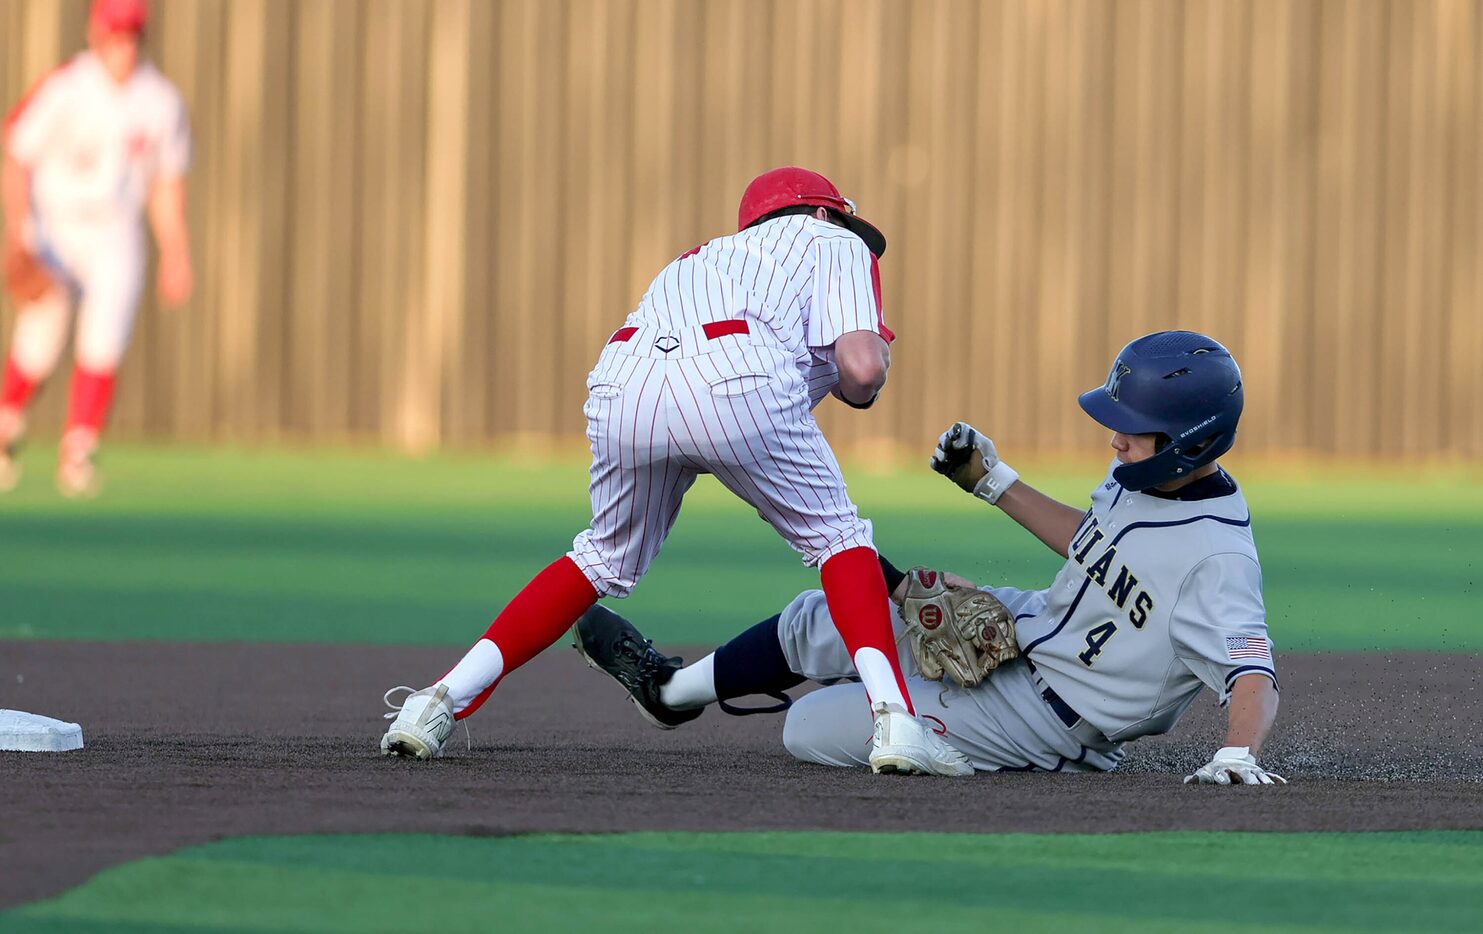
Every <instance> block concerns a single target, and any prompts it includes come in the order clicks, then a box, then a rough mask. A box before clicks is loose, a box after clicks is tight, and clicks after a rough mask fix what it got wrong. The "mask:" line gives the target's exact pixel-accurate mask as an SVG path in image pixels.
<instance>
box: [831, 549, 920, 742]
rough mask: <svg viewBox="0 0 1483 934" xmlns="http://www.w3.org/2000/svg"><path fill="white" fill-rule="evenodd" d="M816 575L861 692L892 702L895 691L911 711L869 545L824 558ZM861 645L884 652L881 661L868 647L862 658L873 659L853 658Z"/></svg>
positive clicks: (881, 582)
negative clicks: (864, 662)
mask: <svg viewBox="0 0 1483 934" xmlns="http://www.w3.org/2000/svg"><path fill="white" fill-rule="evenodd" d="M819 577H820V578H821V579H822V580H823V582H824V599H825V600H826V601H827V602H828V604H829V615H830V616H831V617H832V618H833V619H834V628H836V629H838V630H839V634H840V636H841V637H842V638H843V639H844V644H845V648H846V649H848V650H849V653H850V658H852V659H854V660H855V667H856V668H857V669H859V672H860V680H861V681H862V682H863V683H864V684H865V691H866V693H868V694H869V695H870V696H871V699H872V700H873V701H886V702H888V703H895V702H897V700H896V697H895V696H893V695H895V694H896V693H897V692H899V693H900V703H901V704H902V705H903V706H904V707H905V708H906V710H907V712H908V713H912V714H915V713H916V710H915V709H914V708H913V707H912V704H911V695H910V694H908V693H907V691H906V679H905V678H903V677H902V675H901V663H900V662H898V661H897V659H896V638H895V634H894V632H893V631H892V630H891V617H890V615H889V613H890V610H889V607H890V595H889V594H887V593H886V578H885V576H884V575H883V574H882V573H881V565H880V560H879V559H878V558H877V557H876V554H875V551H874V550H873V549H870V548H851V549H850V550H848V551H841V552H840V553H839V554H837V555H835V556H834V557H832V558H830V559H829V560H828V561H825V562H824V566H823V567H822V568H820V569H819ZM862 649H874V650H876V652H878V653H879V655H880V656H883V658H884V663H882V659H881V658H880V657H877V656H876V652H870V653H867V657H868V658H870V659H873V660H874V663H873V664H868V665H862V664H861V658H860V657H858V653H859V652H860V651H861V650H862ZM887 671H889V675H887V674H886V672H887ZM892 678H894V680H895V684H894V685H893V684H892V683H891V679H892Z"/></svg>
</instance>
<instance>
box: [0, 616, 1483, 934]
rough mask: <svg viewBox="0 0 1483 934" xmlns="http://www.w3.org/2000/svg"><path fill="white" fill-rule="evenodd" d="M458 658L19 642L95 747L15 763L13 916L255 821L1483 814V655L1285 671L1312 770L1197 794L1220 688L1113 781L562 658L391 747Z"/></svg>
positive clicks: (1317, 825)
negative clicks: (867, 744)
mask: <svg viewBox="0 0 1483 934" xmlns="http://www.w3.org/2000/svg"><path fill="white" fill-rule="evenodd" d="M454 654H455V653H454V652H452V651H450V650H449V649H446V648H445V649H397V648H382V647H377V648H372V647H345V646H286V645H180V644H166V643H161V644H149V643H128V644H101V645H100V644H82V643H56V642H0V707H13V708H19V709H22V710H31V711H34V712H37V713H44V714H47V715H49V716H55V717H61V718H64V719H69V720H76V721H78V722H80V723H81V724H82V725H83V729H84V732H85V735H86V738H87V748H86V749H84V750H82V751H80V752H71V753H61V754H37V753H0V782H3V788H4V792H5V820H4V822H3V824H0V865H3V866H4V867H5V871H4V872H0V908H4V907H8V906H13V905H16V904H19V903H22V902H26V901H32V900H35V899H38V898H43V897H45V896H48V895H51V894H54V893H56V892H59V891H61V890H63V889H65V888H68V887H70V886H73V885H75V884H77V883H79V882H81V881H83V880H84V879H86V878H87V877H88V876H90V875H92V874H93V873H95V872H97V871H98V870H100V869H103V868H105V867H108V866H111V865H115V864H118V863H121V862H124V861H126V860H129V859H133V858H136V857H141V856H147V855H152V854H160V853H166V852H169V851H171V850H174V849H176V848H178V847H181V846H184V845H187V844H194V843H202V842H206V841H210V840H215V839H219V838H221V837H227V836H236V835H241V834H284V833H309V832H330V833H352V832H373V831H374V832H383V831H408V832H425V833H455V834H503V833H512V832H521V831H617V830H656V829H684V830H739V829H808V828H822V829H838V830H938V831H949V830H983V831H993V830H998V831H1080V832H1102V831H1130V830H1168V829H1240V830H1386V829H1393V830H1400V829H1420V828H1483V745H1480V743H1479V742H1478V737H1479V736H1480V735H1483V688H1480V682H1479V679H1480V673H1479V671H1480V668H1479V662H1480V659H1479V657H1478V656H1462V655H1453V656H1446V655H1427V654H1410V655H1399V656H1384V655H1379V654H1371V655H1339V654H1332V655H1320V656H1308V657H1288V658H1285V659H1282V660H1280V665H1281V669H1282V672H1283V676H1284V680H1283V695H1282V712H1281V715H1280V717H1279V721H1278V731H1277V734H1276V735H1275V736H1274V738H1273V740H1272V741H1271V743H1270V744H1269V747H1268V753H1267V754H1266V755H1265V756H1264V761H1265V762H1266V764H1268V765H1269V767H1271V768H1273V769H1275V770H1277V771H1281V772H1285V773H1287V774H1289V775H1290V776H1291V777H1293V778H1294V779H1295V781H1294V784H1292V785H1290V786H1288V787H1285V788H1270V789H1269V788H1263V789H1259V790H1248V789H1219V788H1196V787H1186V786H1184V785H1182V784H1180V781H1179V775H1182V774H1183V773H1184V772H1186V771H1189V770H1191V769H1192V768H1194V767H1195V766H1198V765H1200V764H1202V763H1203V762H1204V761H1205V757H1206V756H1207V755H1208V753H1209V752H1211V751H1212V750H1213V749H1214V748H1215V747H1216V746H1217V745H1218V744H1219V741H1220V738H1221V735H1220V729H1221V719H1220V712H1219V710H1218V709H1217V708H1215V706H1214V704H1213V703H1210V702H1208V699H1207V700H1202V701H1201V702H1200V703H1198V704H1197V705H1196V710H1195V711H1194V712H1193V713H1192V714H1191V716H1190V717H1189V718H1188V719H1187V720H1186V721H1185V722H1184V723H1182V724H1180V728H1179V730H1178V731H1177V732H1176V734H1175V735H1173V736H1172V737H1162V738H1154V739H1149V740H1144V741H1142V742H1141V743H1138V744H1136V745H1135V746H1133V747H1131V750H1132V752H1131V755H1130V756H1129V759H1128V761H1127V763H1126V765H1125V767H1124V768H1123V769H1122V770H1120V771H1119V772H1117V773H1115V774H1110V775H1085V776H1061V775H1043V774H1042V775H979V776H976V777H975V778H973V779H966V780H959V781H947V780H928V779H911V778H897V777H875V776H871V775H869V774H867V773H865V772H864V771H863V770H862V771H846V770H837V769H827V768H823V767H819V766H810V765H804V764H801V763H798V762H796V761H794V760H793V759H792V758H791V757H789V756H788V754H787V753H786V752H785V751H784V750H783V748H782V746H781V744H780V743H779V742H778V734H779V731H780V730H781V725H782V721H781V718H779V717H750V718H735V717H728V716H725V715H722V714H720V713H718V712H716V711H708V712H707V714H706V715H705V716H704V717H702V718H701V719H700V720H699V721H697V722H696V723H694V724H691V725H690V726H688V727H686V728H684V729H681V730H678V731H675V732H672V733H661V732H659V731H656V730H653V729H652V728H650V727H648V726H647V725H646V724H645V723H644V722H643V721H641V720H640V718H639V717H638V715H637V714H636V713H635V712H634V711H633V709H632V707H630V706H629V705H628V704H627V703H626V702H625V701H624V700H623V696H622V692H621V691H620V690H619V689H618V688H617V687H616V686H615V685H613V684H612V682H610V681H608V680H607V679H605V678H602V677H601V676H600V675H598V674H596V673H594V672H591V671H588V670H587V669H586V668H585V667H583V666H582V664H581V663H580V660H579V659H578V658H577V657H576V655H575V653H573V652H571V651H570V650H567V649H565V648H564V647H563V648H562V649H561V650H553V651H551V652H548V653H547V654H546V656H544V657H542V658H540V659H537V660H536V662H535V663H534V664H532V665H531V666H530V667H529V668H528V669H527V670H523V671H521V672H520V673H519V674H517V675H516V676H514V677H512V678H511V679H510V681H509V682H508V683H507V684H506V685H505V686H503V687H502V688H501V690H500V693H499V694H498V695H497V696H496V697H495V699H494V700H493V701H491V702H490V704H489V706H488V707H486V708H485V710H484V711H483V712H481V713H480V714H479V715H478V716H477V717H474V718H472V720H471V723H472V727H473V741H474V748H473V750H472V751H471V752H469V751H465V749H464V745H463V738H462V735H461V733H459V734H455V737H454V739H453V740H452V752H451V753H450V755H449V756H448V757H447V758H445V759H443V760H441V761H438V762H434V763H414V762H402V761H391V760H383V759H382V758H381V757H380V756H379V755H378V753H377V750H376V742H377V739H378V737H379V736H380V733H381V730H382V727H383V721H382V720H381V719H380V716H379V715H380V713H381V712H382V708H381V697H380V693H381V691H382V690H383V689H384V688H386V687H389V686H391V685H393V684H399V683H405V682H407V681H409V680H412V681H417V680H419V679H425V678H427V677H428V676H429V675H430V674H431V673H436V672H438V671H441V670H443V669H444V668H445V667H446V666H447V665H448V663H449V662H450V661H451V660H452V658H453V656H454ZM1207 698H1208V696H1207ZM1238 799H1239V802H1240V803H1239V805H1238V804H1236V803H1235V802H1237V800H1238Z"/></svg>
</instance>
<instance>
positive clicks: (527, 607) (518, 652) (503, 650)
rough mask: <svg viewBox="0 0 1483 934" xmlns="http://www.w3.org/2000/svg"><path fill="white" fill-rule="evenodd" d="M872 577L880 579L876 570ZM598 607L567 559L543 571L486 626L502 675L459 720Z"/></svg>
mask: <svg viewBox="0 0 1483 934" xmlns="http://www.w3.org/2000/svg"><path fill="white" fill-rule="evenodd" d="M876 572H877V573H879V568H877V569H876ZM882 586H884V584H882ZM596 602H597V591H596V590H594V589H593V587H592V583H591V582H590V581H588V580H587V575H585V574H583V573H582V570H581V568H578V567H577V565H576V563H575V562H574V561H572V559H571V558H568V557H565V556H563V557H561V558H560V559H558V560H556V561H553V562H552V563H551V564H549V565H547V566H546V568H545V570H543V571H541V573H539V574H537V575H536V576H535V577H534V578H532V579H531V582H530V583H528V584H526V585H525V587H524V589H522V590H521V591H520V592H519V593H517V594H516V595H515V599H513V600H511V601H510V602H509V603H508V604H507V605H506V606H505V608H504V609H503V610H501V611H500V614H499V616H497V617H495V619H494V622H492V623H490V624H489V629H488V630H486V631H485V633H484V638H485V639H488V640H489V641H491V642H493V643H494V644H495V645H497V646H498V647H499V651H500V655H501V656H503V658H504V665H503V670H502V671H501V672H500V676H499V679H496V680H495V682H494V684H491V685H490V686H489V687H487V688H485V689H484V690H483V691H482V692H481V693H480V694H479V695H478V696H477V697H475V698H474V700H473V701H472V702H471V703H470V704H469V705H468V706H467V707H465V708H463V709H462V710H460V711H458V713H457V714H456V715H455V716H456V717H457V719H459V720H462V719H463V718H464V717H467V716H468V715H469V714H471V713H473V712H474V711H476V710H478V709H479V707H480V705H481V704H483V703H484V702H485V701H486V700H488V699H489V695H490V694H491V693H493V691H494V688H495V685H497V684H499V682H500V680H502V679H503V678H504V676H505V675H507V674H509V673H510V672H512V671H514V670H515V669H516V668H519V667H520V666H521V665H524V664H525V663H526V662H528V661H530V660H531V659H532V658H535V657H536V656H537V655H539V654H540V653H541V652H542V651H544V650H545V649H546V648H548V647H549V646H550V645H551V644H552V643H553V642H555V641H556V640H557V639H560V638H561V634H562V633H564V632H566V631H567V630H568V629H570V628H571V627H572V624H573V623H575V622H576V621H577V617H579V616H581V615H582V614H583V613H585V612H587V609H588V607H590V606H592V604H594V603H596Z"/></svg>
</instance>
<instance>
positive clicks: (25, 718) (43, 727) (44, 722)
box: [0, 710, 82, 752]
mask: <svg viewBox="0 0 1483 934" xmlns="http://www.w3.org/2000/svg"><path fill="white" fill-rule="evenodd" d="M81 748H82V727H80V726H78V725H77V724H75V723H68V722H66V721H65V720H53V719H52V718H51V717H43V716H40V715H39V714H34V713H24V712H22V711H19V710H0V749H5V750H10V751H12V752H66V751H68V750H70V749H81Z"/></svg>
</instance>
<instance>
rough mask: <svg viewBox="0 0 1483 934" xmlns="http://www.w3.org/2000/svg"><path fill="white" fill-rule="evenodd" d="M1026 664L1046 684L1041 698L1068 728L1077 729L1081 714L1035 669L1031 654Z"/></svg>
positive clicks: (1038, 680)
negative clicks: (1062, 698)
mask: <svg viewBox="0 0 1483 934" xmlns="http://www.w3.org/2000/svg"><path fill="white" fill-rule="evenodd" d="M1025 664H1026V665H1028V666H1029V668H1030V675H1031V677H1033V678H1034V679H1035V680H1036V681H1037V682H1039V683H1040V684H1042V685H1044V689H1043V690H1042V691H1041V692H1040V699H1041V700H1043V701H1045V702H1046V704H1048V705H1049V706H1050V709H1051V711H1052V712H1053V713H1055V715H1056V718H1057V719H1059V720H1060V721H1061V722H1062V723H1064V724H1065V725H1066V729H1068V730H1071V729H1075V728H1076V725H1077V724H1078V723H1080V722H1081V714H1079V713H1077V712H1076V711H1075V710H1072V709H1071V705H1070V704H1068V703H1066V702H1065V701H1063V700H1061V695H1059V694H1057V693H1056V692H1055V689H1054V688H1052V687H1051V686H1050V685H1048V684H1046V683H1045V679H1044V678H1042V677H1041V676H1040V673H1039V672H1038V671H1036V670H1035V663H1034V662H1032V661H1030V656H1029V655H1026V656H1025Z"/></svg>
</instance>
